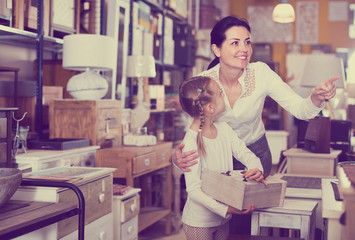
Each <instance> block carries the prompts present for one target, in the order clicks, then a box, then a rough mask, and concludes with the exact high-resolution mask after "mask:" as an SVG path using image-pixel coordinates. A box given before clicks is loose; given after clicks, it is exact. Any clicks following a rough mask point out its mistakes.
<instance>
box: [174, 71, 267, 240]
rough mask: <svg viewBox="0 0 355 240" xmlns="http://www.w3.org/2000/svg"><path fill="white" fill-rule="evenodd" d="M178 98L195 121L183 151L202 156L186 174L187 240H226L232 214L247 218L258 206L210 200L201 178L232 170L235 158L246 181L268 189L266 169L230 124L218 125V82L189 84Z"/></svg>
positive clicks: (221, 96)
mask: <svg viewBox="0 0 355 240" xmlns="http://www.w3.org/2000/svg"><path fill="white" fill-rule="evenodd" d="M179 97H180V104H181V107H182V109H183V110H184V111H185V112H186V113H187V114H189V115H190V116H191V117H192V118H193V121H192V124H191V126H190V128H189V129H188V130H187V131H186V135H185V137H184V140H183V143H184V144H185V147H184V149H183V150H184V151H190V150H194V149H198V152H199V155H200V159H199V161H198V163H197V164H196V165H194V166H192V167H191V171H190V172H185V173H184V174H185V181H186V191H187V193H188V196H187V201H186V204H185V207H184V210H183V215H182V221H183V223H184V225H183V228H184V232H185V235H186V237H187V240H198V239H201V240H215V239H218V240H219V239H221V240H222V239H227V237H228V234H229V225H228V221H229V219H230V217H231V214H248V213H250V212H252V211H254V210H255V206H254V205H253V204H252V205H250V206H249V208H248V209H247V210H244V211H240V210H238V209H235V208H233V207H230V206H227V205H225V204H223V203H221V202H218V201H216V200H214V199H212V198H210V197H209V196H207V195H206V194H204V193H203V192H202V191H201V175H202V173H203V171H204V169H205V168H209V169H212V170H217V171H221V172H226V171H229V170H233V158H232V155H233V156H235V157H236V158H237V159H240V161H241V162H242V163H243V164H244V165H245V166H247V168H248V171H247V172H246V173H245V174H244V176H245V177H246V178H248V179H255V180H256V181H258V182H263V183H264V184H265V185H266V183H265V181H264V178H263V175H262V172H263V167H262V165H261V163H260V160H259V158H257V157H256V156H255V154H254V153H252V152H251V151H250V150H249V149H248V148H247V147H246V145H245V144H244V142H243V141H242V140H240V139H239V138H238V137H237V135H236V133H235V132H234V131H233V130H232V128H231V127H230V126H229V125H228V124H227V123H224V122H220V123H217V122H215V119H216V118H217V117H218V116H219V115H220V114H221V113H223V112H224V111H225V105H224V94H223V91H222V90H221V88H220V86H219V85H218V84H217V82H216V81H214V80H212V79H211V78H209V77H207V76H198V77H193V78H191V79H189V80H186V81H184V82H182V84H181V85H180V89H179Z"/></svg>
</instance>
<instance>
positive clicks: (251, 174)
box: [243, 168, 268, 186]
mask: <svg viewBox="0 0 355 240" xmlns="http://www.w3.org/2000/svg"><path fill="white" fill-rule="evenodd" d="M243 177H245V178H247V179H251V180H255V181H257V182H261V183H263V184H264V185H265V186H267V185H268V184H267V182H266V181H265V179H264V175H263V172H262V171H260V170H259V169H257V168H253V169H250V170H248V171H247V172H246V173H244V174H243Z"/></svg>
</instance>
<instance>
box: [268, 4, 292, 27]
mask: <svg viewBox="0 0 355 240" xmlns="http://www.w3.org/2000/svg"><path fill="white" fill-rule="evenodd" d="M295 19H296V14H295V10H294V9H293V7H292V5H291V4H290V3H289V1H288V0H280V3H279V4H277V5H276V7H275V8H274V11H273V12H272V20H273V21H274V22H279V23H291V22H294V21H295Z"/></svg>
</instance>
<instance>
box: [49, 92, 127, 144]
mask: <svg viewBox="0 0 355 240" xmlns="http://www.w3.org/2000/svg"><path fill="white" fill-rule="evenodd" d="M121 129H122V127H121V103H120V101H117V100H108V99H101V100H72V99H63V100H54V101H52V102H51V103H50V105H49V137H50V138H84V139H90V142H91V145H98V146H100V147H102V148H103V147H112V146H119V145H121V143H122V137H121V136H122V130H121Z"/></svg>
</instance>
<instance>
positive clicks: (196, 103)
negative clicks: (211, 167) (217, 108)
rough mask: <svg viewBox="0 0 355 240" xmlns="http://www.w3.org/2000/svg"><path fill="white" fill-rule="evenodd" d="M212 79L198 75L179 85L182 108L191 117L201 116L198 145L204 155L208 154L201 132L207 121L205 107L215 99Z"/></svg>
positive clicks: (199, 151) (200, 152) (199, 150)
mask: <svg viewBox="0 0 355 240" xmlns="http://www.w3.org/2000/svg"><path fill="white" fill-rule="evenodd" d="M211 81H213V80H212V79H211V78H210V77H207V76H197V77H192V78H190V79H187V80H185V81H183V82H182V83H181V84H180V87H179V100H180V105H181V107H182V109H183V110H184V111H185V112H186V113H187V114H189V115H190V116H191V117H193V118H196V117H199V118H200V127H199V130H198V133H197V147H198V153H199V154H200V155H202V156H205V155H206V150H205V145H204V143H203V138H202V132H201V131H202V127H203V125H204V122H205V119H204V111H203V107H204V106H205V105H206V104H208V103H210V102H212V101H213V99H214V98H213V94H214V92H213V91H211V90H210V88H209V85H210V83H211Z"/></svg>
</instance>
